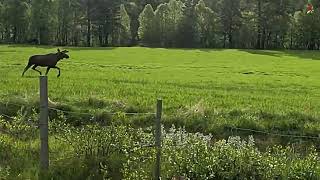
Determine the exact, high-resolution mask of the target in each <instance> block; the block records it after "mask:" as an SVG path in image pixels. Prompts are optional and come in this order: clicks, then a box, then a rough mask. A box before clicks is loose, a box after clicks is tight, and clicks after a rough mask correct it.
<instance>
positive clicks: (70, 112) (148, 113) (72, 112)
mask: <svg viewBox="0 0 320 180" xmlns="http://www.w3.org/2000/svg"><path fill="white" fill-rule="evenodd" d="M49 109H50V110H54V111H58V112H63V113H69V114H80V115H90V116H94V115H93V114H92V113H83V112H74V111H65V110H60V109H56V108H52V107H49ZM108 114H110V115H118V114H124V115H156V113H151V112H146V113H127V112H108Z"/></svg>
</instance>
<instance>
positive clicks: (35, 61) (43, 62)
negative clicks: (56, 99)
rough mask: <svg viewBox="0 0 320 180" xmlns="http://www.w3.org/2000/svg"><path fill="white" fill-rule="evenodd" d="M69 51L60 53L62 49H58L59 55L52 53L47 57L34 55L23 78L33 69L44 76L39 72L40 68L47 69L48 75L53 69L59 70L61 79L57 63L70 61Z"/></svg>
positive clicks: (25, 69)
mask: <svg viewBox="0 0 320 180" xmlns="http://www.w3.org/2000/svg"><path fill="white" fill-rule="evenodd" d="M68 52H69V51H67V50H63V51H60V49H58V52H57V53H50V54H46V55H34V56H31V57H30V58H29V62H28V65H27V66H26V67H25V68H24V71H23V73H22V76H24V73H25V72H26V71H27V70H28V69H29V68H30V67H31V66H33V67H32V69H33V70H35V71H37V72H39V73H40V75H42V73H41V71H39V70H38V69H36V68H37V67H38V66H40V67H47V71H46V75H47V74H48V72H49V71H50V69H51V68H53V69H58V70H59V74H58V76H57V77H60V68H59V67H57V66H56V65H57V63H58V62H59V61H60V60H62V59H64V58H66V59H68V58H69V56H68V54H67V53H68Z"/></svg>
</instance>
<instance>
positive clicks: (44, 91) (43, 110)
mask: <svg viewBox="0 0 320 180" xmlns="http://www.w3.org/2000/svg"><path fill="white" fill-rule="evenodd" d="M48 114H49V109H48V77H47V76H40V119H39V125H40V143H41V146H40V172H43V171H47V170H48V169H49V144H48Z"/></svg>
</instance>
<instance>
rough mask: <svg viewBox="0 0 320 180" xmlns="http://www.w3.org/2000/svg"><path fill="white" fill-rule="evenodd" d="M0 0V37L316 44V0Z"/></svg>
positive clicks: (319, 18)
mask: <svg viewBox="0 0 320 180" xmlns="http://www.w3.org/2000/svg"><path fill="white" fill-rule="evenodd" d="M312 3H313V5H314V7H315V11H314V12H313V13H310V14H307V13H306V8H305V6H306V4H307V0H0V42H1V43H34V44H43V45H47V44H54V45H60V46H63V45H70V46H135V45H142V46H150V47H190V48H191V47H192V48H194V47H195V48H252V49H310V50H317V49H320V9H319V8H318V7H319V6H320V0H313V1H312Z"/></svg>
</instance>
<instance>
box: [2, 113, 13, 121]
mask: <svg viewBox="0 0 320 180" xmlns="http://www.w3.org/2000/svg"><path fill="white" fill-rule="evenodd" d="M0 117H6V118H9V119H11V120H15V119H16V117H11V116H9V115H6V114H0Z"/></svg>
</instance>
